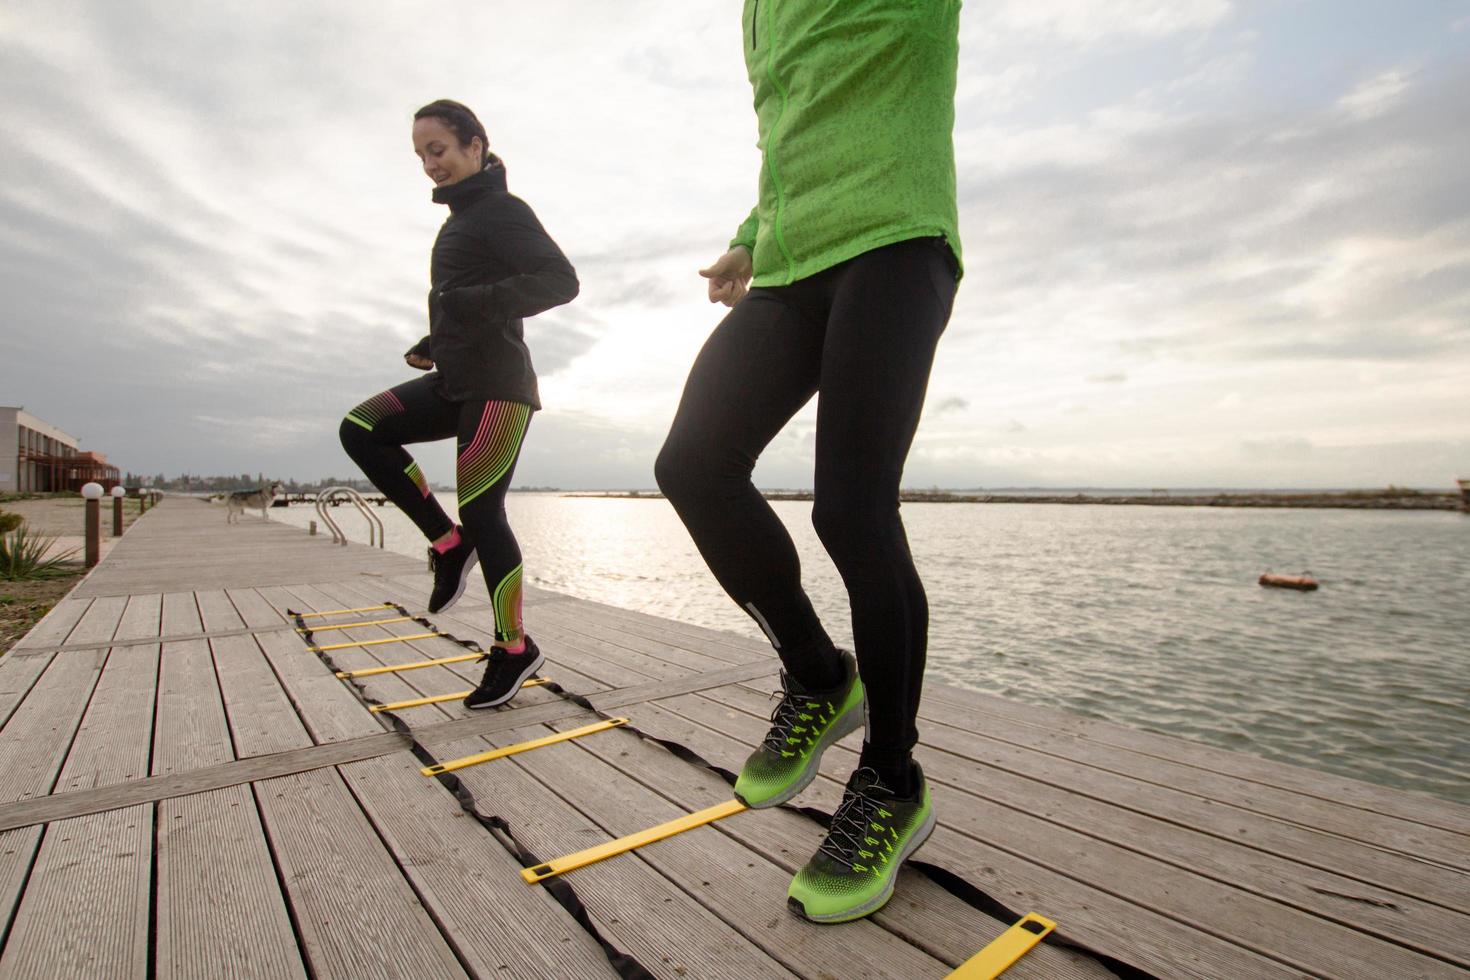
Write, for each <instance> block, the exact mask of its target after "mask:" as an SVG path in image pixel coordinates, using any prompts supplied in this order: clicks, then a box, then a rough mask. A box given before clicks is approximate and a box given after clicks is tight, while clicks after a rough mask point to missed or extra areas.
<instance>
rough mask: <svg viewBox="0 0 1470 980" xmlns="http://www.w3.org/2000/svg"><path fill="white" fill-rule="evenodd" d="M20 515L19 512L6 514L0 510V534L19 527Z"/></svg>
mask: <svg viewBox="0 0 1470 980" xmlns="http://www.w3.org/2000/svg"><path fill="white" fill-rule="evenodd" d="M20 521H21V517H20V515H19V514H7V513H5V511H3V510H0V534H8V533H10V532H11V531H14V530H15V529H16V528H18V527H20Z"/></svg>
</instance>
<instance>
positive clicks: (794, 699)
mask: <svg viewBox="0 0 1470 980" xmlns="http://www.w3.org/2000/svg"><path fill="white" fill-rule="evenodd" d="M781 689H782V695H781V701H780V703H778V704H777V705H776V709H775V710H774V711H772V712H771V730H770V731H768V732H767V733H766V738H765V741H764V742H762V743H761V747H762V748H764V749H767V750H769V751H771V752H775V753H777V754H779V755H780V756H781V757H782V758H786V759H790V758H793V757H795V756H796V755H798V754H800V753H801V752H802V751H804V750H805V749H807V748H808V747H809V746H810V745H811V744H812V743H813V742H814V741H816V739H817V736H818V735H820V734H821V733H822V731H823V730H824V729H825V728H826V727H827V726H828V725H830V724H831V723H832V719H833V717H835V715H836V712H837V705H836V704H834V703H833V702H831V701H828V700H826V699H824V698H820V697H812V696H811V695H809V694H801V693H799V692H797V691H793V690H792V689H791V682H790V680H788V679H787V676H786V672H785V671H782V672H781Z"/></svg>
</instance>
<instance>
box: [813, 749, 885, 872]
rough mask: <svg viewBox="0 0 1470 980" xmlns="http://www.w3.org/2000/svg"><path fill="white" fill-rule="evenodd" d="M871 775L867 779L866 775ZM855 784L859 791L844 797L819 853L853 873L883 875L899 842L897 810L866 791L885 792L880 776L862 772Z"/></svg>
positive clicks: (867, 770)
mask: <svg viewBox="0 0 1470 980" xmlns="http://www.w3.org/2000/svg"><path fill="white" fill-rule="evenodd" d="M865 773H866V774H868V778H864V776H863V774H865ZM853 781H854V782H856V783H858V784H859V787H860V788H858V789H849V790H848V791H847V792H846V793H844V794H843V797H842V803H841V805H840V806H838V807H837V812H836V813H834V814H833V815H832V827H831V829H830V830H828V832H827V839H826V840H824V841H822V846H821V847H820V848H818V853H820V854H825V855H827V857H829V858H831V859H832V860H834V861H837V862H839V863H841V864H844V865H846V866H847V867H849V868H851V869H852V870H853V871H857V872H860V873H866V874H875V875H876V874H880V873H882V871H883V868H884V867H885V866H886V865H887V864H888V862H889V860H891V859H892V857H893V852H894V850H895V849H896V848H897V846H898V843H899V838H898V829H897V828H896V827H894V826H893V823H892V820H893V811H892V810H889V809H888V808H887V807H885V806H884V805H883V802H882V801H881V800H879V799H877V798H876V797H873V796H868V795H867V794H866V791H870V790H873V789H882V788H883V786H882V784H881V783H879V782H878V773H877V772H876V771H874V770H872V769H859V770H858V771H857V773H856V774H854V777H853Z"/></svg>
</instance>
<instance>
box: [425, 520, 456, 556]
mask: <svg viewBox="0 0 1470 980" xmlns="http://www.w3.org/2000/svg"><path fill="white" fill-rule="evenodd" d="M459 540H460V539H459V525H458V524H456V525H454V530H453V531H451V532H449V537H448V538H446V539H445V541H444V543H443V544H436V545H430V547H432V548H433V549H434V550H435V551H437V552H439V554H441V555H442V554H444V553H445V552H446V551H450V550H452V549H454V548H456V547H458V546H459Z"/></svg>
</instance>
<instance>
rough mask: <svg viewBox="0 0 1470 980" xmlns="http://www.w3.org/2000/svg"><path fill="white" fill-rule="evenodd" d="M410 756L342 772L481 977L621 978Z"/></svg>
mask: <svg viewBox="0 0 1470 980" xmlns="http://www.w3.org/2000/svg"><path fill="white" fill-rule="evenodd" d="M421 765H422V763H421V762H420V761H419V760H418V758H417V757H415V756H413V755H412V754H410V753H408V752H399V753H396V754H394V755H392V756H385V757H383V758H379V759H372V760H369V761H366V762H359V763H355V764H353V765H348V766H343V767H342V775H343V777H344V778H345V779H346V781H347V785H348V787H349V788H350V789H351V790H352V792H353V793H354V794H355V795H356V797H357V800H358V803H359V804H360V805H361V806H362V808H363V810H364V811H365V812H366V813H367V814H368V816H369V817H370V818H371V819H372V821H373V824H374V826H375V827H377V829H378V832H379V833H380V834H382V836H383V838H384V840H385V841H386V842H387V843H388V846H389V847H390V848H391V849H392V852H393V855H394V858H395V860H396V861H397V862H398V864H399V866H400V867H401V868H403V869H404V873H405V874H406V875H407V876H408V878H409V880H410V881H411V882H412V883H413V887H414V891H415V892H417V894H418V895H419V897H420V899H421V900H422V901H423V902H424V904H425V906H426V907H427V908H428V909H429V912H430V914H432V915H433V917H434V921H435V922H437V923H439V926H440V928H441V929H443V930H444V931H445V933H446V934H447V935H448V936H449V938H450V941H451V942H452V943H453V944H454V948H455V949H456V950H457V951H458V952H459V956H460V958H461V959H462V960H463V961H464V962H465V963H466V964H467V965H468V967H469V970H470V972H471V973H473V974H475V975H477V976H494V975H497V974H499V973H500V972H501V971H505V972H506V975H508V976H544V977H613V976H616V973H615V972H614V971H613V969H612V967H611V966H610V965H609V964H608V962H607V957H606V956H605V955H604V953H603V951H602V948H601V947H600V946H598V945H597V943H596V942H595V941H593V939H592V937H591V936H590V935H588V934H587V933H586V932H584V931H583V930H582V929H581V928H580V927H579V926H578V925H577V924H576V923H575V922H574V921H573V920H572V918H571V916H570V915H568V914H567V912H566V910H565V909H563V908H562V907H561V906H560V905H559V904H557V903H556V901H555V900H554V899H553V898H552V897H551V896H550V894H548V893H547V891H546V890H545V889H544V888H528V887H526V885H525V883H524V882H522V881H521V878H520V864H519V863H518V862H517V861H516V860H515V859H514V858H513V857H512V856H511V855H510V854H509V853H508V852H507V851H506V850H504V848H502V847H501V846H500V845H499V844H498V843H497V842H496V841H495V840H494V838H492V837H491V836H490V834H489V832H488V831H486V830H485V829H484V828H483V827H481V826H480V825H479V824H478V823H477V822H475V821H473V820H468V819H465V814H464V812H463V811H462V810H461V809H460V807H459V804H458V803H457V802H456V801H455V800H454V798H453V797H452V796H451V795H450V794H449V793H447V792H445V790H444V789H443V788H442V787H441V786H439V784H438V783H437V782H436V781H434V780H429V779H425V778H423V777H422V776H421V775H419V771H418V770H419V767H420V766H421Z"/></svg>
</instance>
